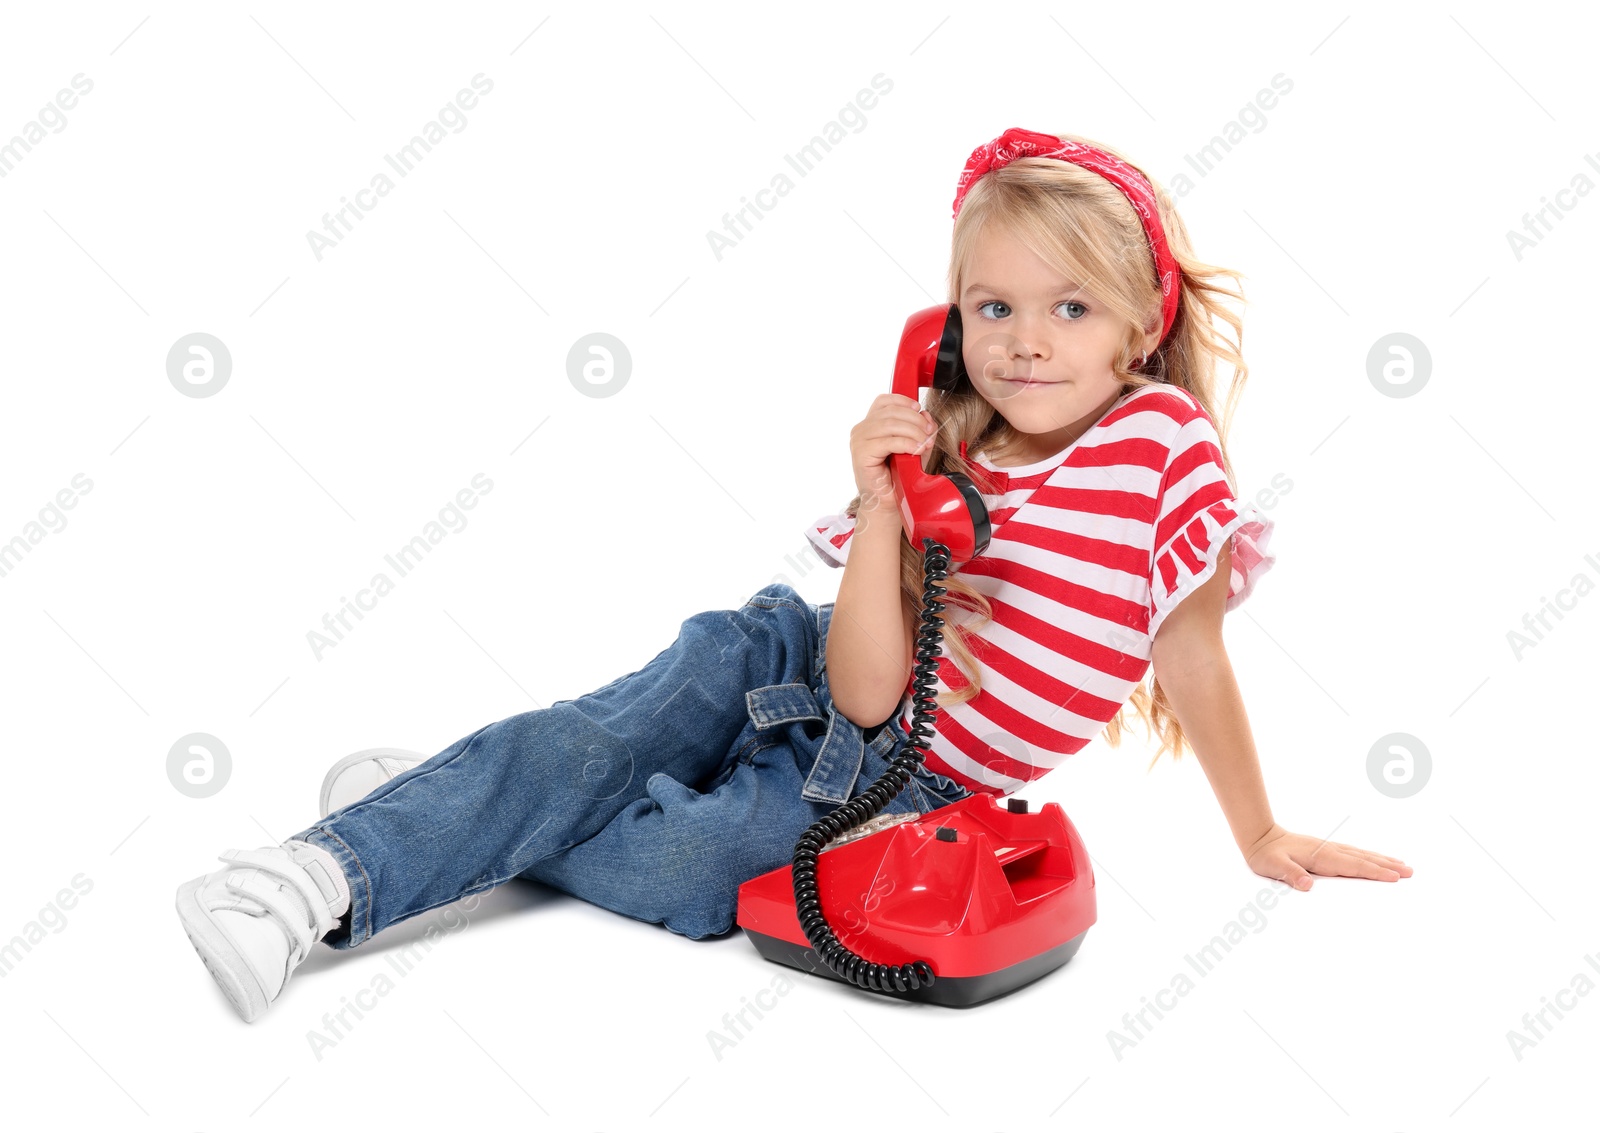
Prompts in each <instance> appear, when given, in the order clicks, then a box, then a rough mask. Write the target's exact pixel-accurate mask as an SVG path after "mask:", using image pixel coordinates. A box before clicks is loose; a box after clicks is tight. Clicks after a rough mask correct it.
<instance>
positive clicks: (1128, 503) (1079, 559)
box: [806, 385, 1276, 795]
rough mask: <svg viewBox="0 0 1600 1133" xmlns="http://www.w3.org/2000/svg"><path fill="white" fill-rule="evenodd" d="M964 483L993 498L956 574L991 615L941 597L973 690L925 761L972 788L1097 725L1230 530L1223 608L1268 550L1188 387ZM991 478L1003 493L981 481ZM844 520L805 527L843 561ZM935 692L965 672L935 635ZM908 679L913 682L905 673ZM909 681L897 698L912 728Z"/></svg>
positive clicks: (1132, 396)
mask: <svg viewBox="0 0 1600 1133" xmlns="http://www.w3.org/2000/svg"><path fill="white" fill-rule="evenodd" d="M968 464H969V465H974V466H976V468H977V469H979V470H980V471H978V472H977V473H975V474H974V475H973V482H974V483H975V484H977V485H978V486H979V490H980V492H981V493H982V495H983V499H984V503H986V504H987V505H988V507H989V515H990V525H991V536H990V542H989V546H988V548H987V549H986V550H985V551H984V553H983V554H982V555H979V556H978V557H977V558H975V559H973V560H972V561H970V562H968V563H966V564H965V565H964V566H962V567H961V568H960V571H959V574H960V577H962V578H964V579H966V580H967V581H968V582H969V583H971V584H972V586H973V587H974V588H976V589H977V590H979V591H980V592H982V593H983V594H985V595H986V596H987V597H988V598H989V601H990V604H991V606H992V607H993V609H994V620H993V621H992V622H990V623H989V624H988V625H987V626H985V627H984V628H983V630H982V631H981V632H980V633H978V634H976V635H974V634H971V633H967V632H966V631H964V630H963V629H962V626H963V625H965V624H966V623H969V622H971V621H974V620H975V615H974V614H973V613H972V612H971V611H969V610H967V609H965V608H964V607H962V606H960V605H958V604H955V603H954V602H952V601H951V599H952V598H953V597H954V596H952V595H947V596H946V599H945V601H946V610H945V613H946V616H947V617H948V618H949V619H950V623H951V628H947V630H946V632H947V633H949V632H951V629H953V630H954V632H957V633H962V635H963V638H964V639H965V641H966V643H967V645H968V647H969V648H970V650H971V652H972V654H973V657H974V659H975V660H976V661H977V664H978V665H979V669H980V677H981V690H980V691H979V693H978V695H977V696H976V697H974V698H973V699H971V700H968V701H966V702H965V703H963V704H957V705H954V706H952V707H950V708H945V707H942V706H941V707H938V708H937V711H936V712H935V713H934V716H933V724H934V737H933V739H932V741H931V742H930V743H929V745H928V755H927V759H926V761H925V762H926V764H927V766H928V768H929V769H930V770H933V771H936V772H938V773H939V774H941V775H946V776H948V777H949V778H951V779H954V780H955V781H956V782H957V783H960V784H961V785H962V786H964V787H966V788H967V789H968V790H969V791H974V792H977V791H983V792H987V793H989V794H993V795H1008V794H1011V793H1012V792H1013V791H1016V790H1018V789H1019V788H1021V787H1022V786H1023V785H1024V784H1026V783H1027V782H1028V781H1030V780H1032V779H1037V778H1039V777H1040V776H1041V775H1044V774H1046V773H1047V772H1049V771H1050V770H1051V769H1053V768H1055V767H1056V766H1058V765H1059V764H1060V763H1061V762H1062V761H1063V760H1065V759H1066V758H1067V757H1068V756H1069V755H1072V754H1073V753H1074V752H1077V751H1078V750H1079V749H1081V748H1083V747H1084V746H1085V745H1086V744H1088V743H1089V741H1090V740H1092V739H1094V737H1095V736H1097V735H1099V734H1100V732H1101V730H1102V729H1103V728H1104V727H1105V725H1106V723H1107V722H1108V721H1110V720H1111V718H1112V717H1114V716H1115V715H1116V714H1117V713H1118V712H1119V711H1120V710H1121V708H1122V706H1123V705H1124V704H1126V703H1127V701H1128V699H1129V697H1131V696H1132V695H1133V690H1134V689H1135V688H1137V687H1138V684H1139V682H1140V681H1141V680H1142V679H1143V678H1144V675H1145V672H1146V670H1147V669H1148V668H1149V666H1150V652H1151V643H1152V642H1153V640H1154V638H1155V632H1156V629H1157V628H1158V627H1159V626H1160V624H1161V622H1162V621H1163V620H1164V619H1165V618H1166V616H1167V614H1168V613H1170V612H1171V610H1172V609H1173V608H1174V607H1175V606H1176V605H1177V604H1178V602H1179V601H1180V600H1181V599H1182V598H1184V597H1185V596H1187V595H1188V594H1190V593H1192V592H1193V591H1194V589H1195V588H1196V587H1197V586H1199V585H1200V584H1201V583H1203V582H1205V581H1206V580H1207V579H1209V578H1210V577H1211V576H1212V575H1213V574H1214V573H1216V559H1217V552H1218V549H1219V548H1220V547H1221V545H1222V540H1223V539H1226V538H1230V537H1231V539H1232V550H1231V578H1230V583H1229V587H1228V598H1227V603H1226V609H1228V610H1232V609H1233V608H1234V607H1235V606H1237V605H1238V604H1239V603H1241V602H1243V601H1244V600H1245V598H1246V597H1247V596H1249V594H1250V592H1251V590H1252V589H1254V587H1255V584H1256V582H1257V580H1258V579H1259V578H1260V577H1261V575H1262V574H1263V573H1265V572H1266V571H1267V570H1268V569H1269V568H1270V567H1271V566H1272V564H1273V563H1274V562H1275V561H1276V559H1275V557H1274V556H1272V555H1269V554H1268V553H1267V545H1268V543H1269V542H1270V539H1271V535H1272V528H1273V522H1272V520H1271V519H1269V518H1266V517H1265V516H1263V515H1261V514H1260V513H1259V512H1257V511H1256V509H1255V508H1254V507H1253V506H1249V507H1246V506H1243V505H1241V504H1240V502H1239V501H1237V500H1235V499H1234V498H1233V493H1232V492H1231V491H1230V490H1229V488H1228V481H1227V474H1226V471H1225V470H1224V468H1223V464H1222V450H1221V447H1220V444H1219V442H1218V438H1217V431H1216V427H1215V425H1214V424H1213V423H1212V421H1211V418H1210V417H1208V416H1207V415H1206V412H1205V410H1204V409H1203V408H1202V407H1201V405H1200V403H1199V402H1198V401H1196V400H1195V399H1194V397H1193V396H1192V395H1191V394H1190V393H1189V392H1188V391H1187V390H1184V389H1181V388H1179V387H1177V386H1171V385H1150V386H1140V387H1138V388H1136V389H1134V390H1132V391H1130V392H1129V393H1127V394H1126V395H1124V396H1123V397H1121V398H1120V399H1118V400H1117V401H1116V403H1115V404H1113V405H1112V406H1111V408H1110V409H1108V410H1107V411H1106V412H1105V414H1104V415H1103V416H1101V418H1100V419H1099V420H1098V421H1096V422H1095V423H1094V424H1093V425H1091V426H1090V427H1089V428H1088V430H1086V431H1085V432H1084V433H1083V434H1082V435H1081V436H1080V437H1079V438H1078V439H1077V440H1076V441H1074V442H1073V443H1072V444H1071V445H1069V446H1068V447H1067V448H1066V449H1064V450H1063V451H1061V452H1059V453H1056V454H1055V455H1054V456H1051V457H1048V458H1046V459H1045V460H1041V461H1037V462H1035V463H1033V464H1028V465H1025V466H1022V467H1019V468H1004V469H1002V468H997V467H996V466H995V465H994V464H992V463H990V462H989V461H988V460H987V459H986V458H985V457H983V456H981V455H980V456H978V457H976V458H968ZM985 475H987V477H988V478H989V479H990V480H992V481H994V484H993V485H992V486H995V487H998V491H996V492H993V493H991V492H989V491H987V490H986V489H987V488H988V487H990V486H991V485H988V484H985V483H984V482H983V479H982V477H984V476H985ZM854 528H855V519H854V518H853V517H849V516H844V515H829V516H823V517H822V518H820V519H818V520H817V521H816V522H814V523H813V524H812V525H811V526H810V527H809V528H807V530H806V536H807V538H808V539H809V540H810V542H811V545H812V546H813V547H814V548H815V549H816V551H817V554H818V555H819V557H821V558H822V560H823V561H824V562H826V563H828V564H829V565H830V566H835V567H842V566H843V565H844V564H845V562H846V560H847V558H848V556H849V551H850V536H851V534H852V533H853V531H854ZM938 662H939V667H938V674H937V678H938V679H937V682H936V684H935V691H936V692H943V691H945V690H947V689H952V688H961V687H964V686H965V685H966V684H967V680H966V678H965V676H964V675H963V674H962V673H961V670H960V669H959V668H957V667H956V664H955V662H954V661H953V660H952V659H951V658H950V656H949V653H948V651H947V650H944V649H943V647H941V651H940V656H939V658H938ZM914 679H915V678H914V675H913V682H914ZM913 691H914V690H913V683H912V682H908V683H907V685H906V693H905V696H904V697H903V698H902V700H901V703H900V717H901V723H902V725H903V727H904V728H905V729H906V731H907V732H909V731H910V729H911V706H912V696H913Z"/></svg>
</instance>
